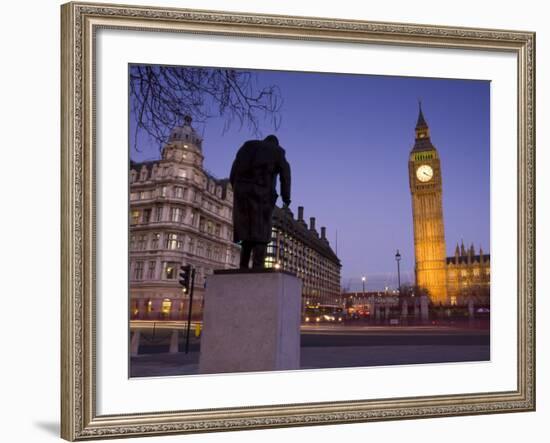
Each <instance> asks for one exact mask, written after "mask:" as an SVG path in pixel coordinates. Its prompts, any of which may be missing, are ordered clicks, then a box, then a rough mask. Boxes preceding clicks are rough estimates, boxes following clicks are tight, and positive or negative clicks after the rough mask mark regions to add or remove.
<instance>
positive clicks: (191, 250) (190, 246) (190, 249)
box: [187, 238, 195, 254]
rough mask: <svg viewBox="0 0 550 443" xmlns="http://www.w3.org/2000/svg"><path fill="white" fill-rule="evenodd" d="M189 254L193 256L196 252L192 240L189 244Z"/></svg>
mask: <svg viewBox="0 0 550 443" xmlns="http://www.w3.org/2000/svg"><path fill="white" fill-rule="evenodd" d="M187 252H189V253H190V254H193V253H194V252H195V242H194V241H193V239H192V238H190V239H189V243H188V244H187Z"/></svg>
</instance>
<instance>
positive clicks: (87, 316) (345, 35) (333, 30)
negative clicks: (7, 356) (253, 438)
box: [61, 3, 535, 441]
mask: <svg viewBox="0 0 550 443" xmlns="http://www.w3.org/2000/svg"><path fill="white" fill-rule="evenodd" d="M61 18H62V37H61V47H62V58H61V73H62V74H61V75H62V111H61V122H62V127H61V139H62V168H61V169H62V176H61V189H62V194H61V199H62V207H61V220H62V222H61V231H62V235H61V237H62V250H61V265H62V275H61V283H62V301H61V317H62V324H61V336H62V337H61V350H62V359H61V436H62V437H63V438H65V439H67V440H71V441H73V440H85V439H94V438H107V437H122V436H146V435H159V434H174V433H196V432H212V431H226V430H238V429H261V428H271V427H283V426H304V425H319V424H336V423H352V422H366V421H377V420H395V419H404V418H423V417H442V416H459V415H471V414H489V413H499V412H518V411H533V410H534V409H535V34H534V33H532V32H523V31H502V30H490V29H470V28H453V27H443V26H432V25H416V24H395V23H377V22H364V21H354V20H340V19H339V20H333V19H326V18H305V17H289V16H269V15H257V14H247V13H228V12H219V11H199V10H185V9H167V8H155V7H134V6H124V5H107V4H87V3H68V4H65V5H63V6H62V7H61ZM105 27H108V28H118V29H129V30H149V31H151V30H155V31H166V32H192V33H206V34H218V35H232V36H235V35H236V36H254V37H267V38H284V39H309V40H325V41H332V42H358V43H377V44H381V43H382V44H389V45H410V46H423V47H438V48H471V49H478V50H490V51H507V52H512V53H514V54H516V55H517V60H518V64H517V69H518V101H517V103H518V151H517V155H518V288H517V290H518V349H517V352H518V383H517V390H515V391H510V392H490V393H479V394H464V395H449V396H435V397H434V396H431V397H415V398H394V399H391V400H362V401H339V402H330V403H328V402H327V403H304V404H288V405H279V406H258V407H246V408H223V409H205V410H188V411H177V412H174V411H159V412H154V413H146V414H131V413H129V414H123V415H107V416H98V415H97V414H96V408H95V401H96V393H95V367H94V358H95V334H94V330H95V328H94V325H95V313H94V297H95V247H96V246H95V224H94V212H95V206H94V205H95V190H94V189H95V186H94V184H95V182H94V180H95V172H94V110H95V104H94V92H93V91H94V81H95V79H94V69H93V67H94V33H95V31H96V30H97V29H99V28H105Z"/></svg>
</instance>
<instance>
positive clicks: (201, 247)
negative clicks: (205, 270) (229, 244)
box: [197, 242, 204, 257]
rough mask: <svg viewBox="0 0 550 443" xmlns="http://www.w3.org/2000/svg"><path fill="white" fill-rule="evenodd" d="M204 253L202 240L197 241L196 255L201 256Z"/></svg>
mask: <svg viewBox="0 0 550 443" xmlns="http://www.w3.org/2000/svg"><path fill="white" fill-rule="evenodd" d="M203 254H204V245H203V244H202V242H198V243H197V255H198V256H200V257H202V256H203Z"/></svg>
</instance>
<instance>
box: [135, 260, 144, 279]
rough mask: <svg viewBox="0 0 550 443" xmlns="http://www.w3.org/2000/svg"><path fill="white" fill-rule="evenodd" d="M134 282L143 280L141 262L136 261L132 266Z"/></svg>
mask: <svg viewBox="0 0 550 443" xmlns="http://www.w3.org/2000/svg"><path fill="white" fill-rule="evenodd" d="M134 280H143V262H142V261H137V262H136V264H135V266H134Z"/></svg>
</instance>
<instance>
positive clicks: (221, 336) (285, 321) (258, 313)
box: [199, 270, 302, 374]
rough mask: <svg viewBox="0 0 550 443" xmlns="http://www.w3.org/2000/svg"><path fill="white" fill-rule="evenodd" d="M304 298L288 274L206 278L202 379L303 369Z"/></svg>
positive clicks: (224, 274) (225, 274) (221, 274)
mask: <svg viewBox="0 0 550 443" xmlns="http://www.w3.org/2000/svg"><path fill="white" fill-rule="evenodd" d="M301 294H302V281H301V280H300V279H298V278H297V277H295V276H294V275H292V274H287V273H284V272H269V271H267V272H265V271H256V272H254V271H252V272H242V271H239V270H228V271H218V272H216V273H215V274H214V275H210V276H208V277H207V282H206V293H205V296H204V314H203V332H202V337H201V353H200V361H199V373H201V374H213V373H227V372H250V371H277V370H290V369H299V368H300V309H301Z"/></svg>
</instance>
